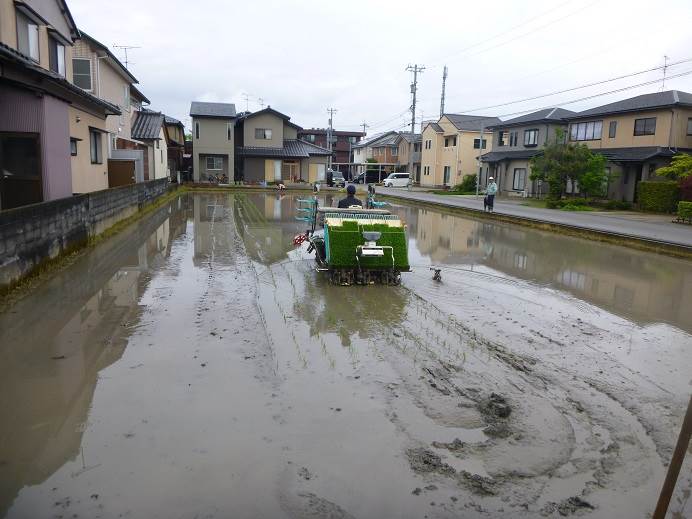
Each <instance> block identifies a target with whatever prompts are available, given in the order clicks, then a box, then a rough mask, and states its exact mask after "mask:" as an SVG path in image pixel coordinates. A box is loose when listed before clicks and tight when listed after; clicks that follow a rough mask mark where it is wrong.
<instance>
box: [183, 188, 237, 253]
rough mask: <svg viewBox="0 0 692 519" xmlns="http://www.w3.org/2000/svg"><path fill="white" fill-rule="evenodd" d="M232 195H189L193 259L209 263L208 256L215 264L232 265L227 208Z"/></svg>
mask: <svg viewBox="0 0 692 519" xmlns="http://www.w3.org/2000/svg"><path fill="white" fill-rule="evenodd" d="M233 205H234V198H233V197H232V196H228V195H213V194H210V195H199V196H195V197H194V198H193V218H194V242H195V255H194V263H195V265H197V266H202V265H209V264H210V263H211V260H212V257H213V258H214V264H215V265H217V266H223V265H232V264H233V256H232V255H231V253H230V251H231V250H233V249H234V245H233V240H234V237H235V229H234V227H233V225H232V220H231V219H230V218H229V214H230V213H229V212H230V211H232V206H233Z"/></svg>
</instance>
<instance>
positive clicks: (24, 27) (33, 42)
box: [17, 13, 39, 61]
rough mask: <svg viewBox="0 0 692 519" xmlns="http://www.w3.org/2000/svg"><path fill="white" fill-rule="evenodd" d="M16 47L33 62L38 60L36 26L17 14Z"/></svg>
mask: <svg viewBox="0 0 692 519" xmlns="http://www.w3.org/2000/svg"><path fill="white" fill-rule="evenodd" d="M17 47H18V49H19V52H21V53H22V54H24V55H26V56H29V57H30V58H31V59H33V60H34V61H38V60H39V46H38V25H36V24H35V23H34V22H32V21H31V20H29V19H28V18H27V17H26V16H24V15H23V14H20V13H17Z"/></svg>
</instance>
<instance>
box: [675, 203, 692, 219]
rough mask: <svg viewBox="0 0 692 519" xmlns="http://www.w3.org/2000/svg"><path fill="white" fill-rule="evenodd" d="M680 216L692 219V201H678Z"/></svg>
mask: <svg viewBox="0 0 692 519" xmlns="http://www.w3.org/2000/svg"><path fill="white" fill-rule="evenodd" d="M678 216H679V217H680V218H685V219H686V220H692V202H684V201H683V202H678Z"/></svg>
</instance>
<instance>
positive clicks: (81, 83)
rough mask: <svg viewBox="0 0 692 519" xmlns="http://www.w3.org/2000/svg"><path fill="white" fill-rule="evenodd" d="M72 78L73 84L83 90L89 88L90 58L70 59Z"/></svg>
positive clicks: (90, 87)
mask: <svg viewBox="0 0 692 519" xmlns="http://www.w3.org/2000/svg"><path fill="white" fill-rule="evenodd" d="M72 78H73V81H74V84H75V85H77V86H78V87H79V88H81V89H83V90H91V89H92V86H91V60H90V59H85V58H73V59H72Z"/></svg>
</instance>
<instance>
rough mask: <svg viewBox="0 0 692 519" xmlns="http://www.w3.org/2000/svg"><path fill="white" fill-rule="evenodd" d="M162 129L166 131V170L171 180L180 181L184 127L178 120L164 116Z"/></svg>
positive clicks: (183, 151) (183, 148)
mask: <svg viewBox="0 0 692 519" xmlns="http://www.w3.org/2000/svg"><path fill="white" fill-rule="evenodd" d="M163 124H164V129H165V131H166V147H167V148H168V169H169V171H170V172H171V178H173V179H176V180H177V181H180V180H181V179H182V177H180V178H179V175H182V172H183V155H184V153H185V125H183V123H181V122H180V121H179V120H178V119H175V118H174V117H170V116H168V115H166V116H164V119H163Z"/></svg>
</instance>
